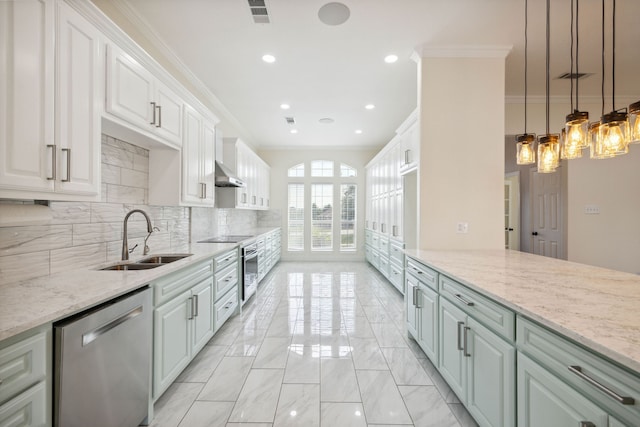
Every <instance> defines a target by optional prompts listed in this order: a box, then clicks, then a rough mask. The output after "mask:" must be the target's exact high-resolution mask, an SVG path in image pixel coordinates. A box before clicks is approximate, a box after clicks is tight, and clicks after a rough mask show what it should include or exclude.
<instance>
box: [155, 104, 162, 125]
mask: <svg viewBox="0 0 640 427" xmlns="http://www.w3.org/2000/svg"><path fill="white" fill-rule="evenodd" d="M156 108H157V109H158V124H157V125H156V127H157V128H161V127H162V105H158V106H157V107H156ZM154 121H155V119H154Z"/></svg>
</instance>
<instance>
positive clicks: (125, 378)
mask: <svg viewBox="0 0 640 427" xmlns="http://www.w3.org/2000/svg"><path fill="white" fill-rule="evenodd" d="M151 321H152V317H151V289H149V288H146V289H143V290H140V291H136V292H133V293H130V294H127V295H124V296H122V297H119V298H116V299H114V300H111V301H109V302H108V303H105V304H103V305H100V306H98V307H96V308H94V309H91V310H88V311H86V312H84V313H80V314H78V315H76V316H73V317H72V318H69V319H65V320H63V321H61V322H58V323H56V324H54V332H55V348H54V351H55V371H54V402H55V403H54V426H57V427H76V426H77V427H87V426H92V427H134V426H137V425H139V424H140V422H142V421H143V420H144V419H145V418H146V416H147V412H148V405H149V385H150V381H149V375H150V372H151V335H152V323H151Z"/></svg>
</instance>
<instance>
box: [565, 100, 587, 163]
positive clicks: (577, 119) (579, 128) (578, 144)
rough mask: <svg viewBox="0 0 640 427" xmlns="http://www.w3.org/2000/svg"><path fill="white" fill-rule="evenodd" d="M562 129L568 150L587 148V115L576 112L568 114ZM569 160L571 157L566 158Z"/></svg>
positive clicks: (583, 112)
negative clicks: (565, 135)
mask: <svg viewBox="0 0 640 427" xmlns="http://www.w3.org/2000/svg"><path fill="white" fill-rule="evenodd" d="M564 129H565V132H566V133H567V139H566V144H567V146H568V147H570V150H574V149H578V148H579V149H582V148H587V147H588V146H589V113H587V112H586V111H577V110H576V111H574V112H573V113H571V114H568V115H567V121H566V124H565V126H564ZM569 158H571V157H567V159H569Z"/></svg>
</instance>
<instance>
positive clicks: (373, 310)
mask: <svg viewBox="0 0 640 427" xmlns="http://www.w3.org/2000/svg"><path fill="white" fill-rule="evenodd" d="M363 308H364V312H365V315H366V316H367V319H368V320H369V322H370V323H382V322H391V321H392V316H391V313H389V311H388V310H387V309H386V308H385V307H384V306H382V305H367V306H364V307H363Z"/></svg>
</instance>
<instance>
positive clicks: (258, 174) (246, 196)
mask: <svg viewBox="0 0 640 427" xmlns="http://www.w3.org/2000/svg"><path fill="white" fill-rule="evenodd" d="M223 159H224V164H225V166H227V167H228V168H229V169H231V170H232V171H234V172H235V173H236V175H237V176H238V178H240V179H241V180H243V181H244V182H245V184H246V185H245V186H244V187H238V188H229V187H219V188H218V189H217V193H218V194H217V196H216V197H217V200H218V206H219V207H221V208H236V209H253V210H267V209H269V207H270V205H271V201H270V189H269V182H270V178H269V177H270V174H271V168H270V167H269V165H268V164H267V163H265V162H264V160H262V159H261V158H260V157H259V156H258V155H257V154H256V153H255V152H254V151H253V150H252V149H251V148H250V147H249V146H248V145H247V144H245V143H244V142H243V141H242V140H240V139H238V138H224V139H223Z"/></svg>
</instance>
